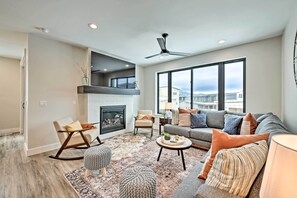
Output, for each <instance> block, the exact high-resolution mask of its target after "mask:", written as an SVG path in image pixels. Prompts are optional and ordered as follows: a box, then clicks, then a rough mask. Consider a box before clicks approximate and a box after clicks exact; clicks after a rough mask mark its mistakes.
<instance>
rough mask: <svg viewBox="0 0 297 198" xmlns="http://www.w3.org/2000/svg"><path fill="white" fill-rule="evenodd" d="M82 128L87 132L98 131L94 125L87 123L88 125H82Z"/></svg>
mask: <svg viewBox="0 0 297 198" xmlns="http://www.w3.org/2000/svg"><path fill="white" fill-rule="evenodd" d="M81 127H82V128H83V129H84V130H86V129H96V126H94V125H93V124H89V123H86V124H81Z"/></svg>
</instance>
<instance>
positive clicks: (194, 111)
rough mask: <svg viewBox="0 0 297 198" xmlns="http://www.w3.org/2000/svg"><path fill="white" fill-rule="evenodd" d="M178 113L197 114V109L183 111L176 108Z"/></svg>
mask: <svg viewBox="0 0 297 198" xmlns="http://www.w3.org/2000/svg"><path fill="white" fill-rule="evenodd" d="M178 112H179V113H193V114H197V113H198V110H197V109H183V108H178Z"/></svg>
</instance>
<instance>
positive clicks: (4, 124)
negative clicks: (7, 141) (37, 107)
mask: <svg viewBox="0 0 297 198" xmlns="http://www.w3.org/2000/svg"><path fill="white" fill-rule="evenodd" d="M20 79H21V77H20V60H17V59H11V58H4V57H0V90H1V91H0V109H1V113H0V131H3V132H5V131H7V132H9V131H11V130H14V131H18V130H19V128H20V99H21V98H20V97H21V96H20V92H21V86H20ZM11 132H12V131H11Z"/></svg>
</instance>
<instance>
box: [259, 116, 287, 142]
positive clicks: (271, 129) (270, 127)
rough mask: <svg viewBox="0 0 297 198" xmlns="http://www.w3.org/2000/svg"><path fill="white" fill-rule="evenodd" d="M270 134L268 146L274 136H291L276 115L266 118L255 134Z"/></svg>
mask: <svg viewBox="0 0 297 198" xmlns="http://www.w3.org/2000/svg"><path fill="white" fill-rule="evenodd" d="M263 133H269V134H270V136H269V139H268V145H269V144H270V141H271V138H272V136H274V135H276V134H291V133H290V132H288V129H287V127H286V126H285V125H284V123H282V121H281V120H280V119H279V118H278V117H277V116H276V115H270V116H269V117H267V118H265V119H264V120H263V121H262V122H261V123H260V124H259V125H258V127H257V129H256V132H255V134H263Z"/></svg>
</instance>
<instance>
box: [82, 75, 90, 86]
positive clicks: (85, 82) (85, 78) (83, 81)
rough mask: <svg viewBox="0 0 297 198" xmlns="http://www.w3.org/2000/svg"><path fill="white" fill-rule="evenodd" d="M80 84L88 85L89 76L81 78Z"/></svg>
mask: <svg viewBox="0 0 297 198" xmlns="http://www.w3.org/2000/svg"><path fill="white" fill-rule="evenodd" d="M82 85H89V78H88V77H83V78H82Z"/></svg>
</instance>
